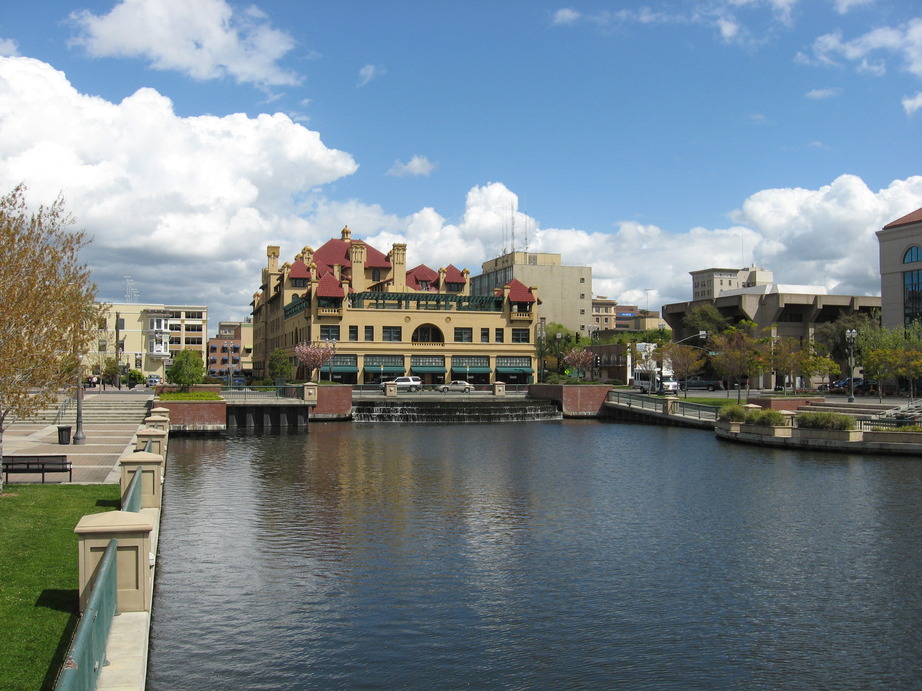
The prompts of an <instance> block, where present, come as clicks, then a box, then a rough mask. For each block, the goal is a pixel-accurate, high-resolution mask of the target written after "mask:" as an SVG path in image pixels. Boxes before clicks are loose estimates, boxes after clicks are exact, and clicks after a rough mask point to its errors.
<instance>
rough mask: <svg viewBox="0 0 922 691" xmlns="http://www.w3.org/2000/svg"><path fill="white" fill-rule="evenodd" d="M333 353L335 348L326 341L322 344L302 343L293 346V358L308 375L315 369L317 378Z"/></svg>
mask: <svg viewBox="0 0 922 691" xmlns="http://www.w3.org/2000/svg"><path fill="white" fill-rule="evenodd" d="M335 353H336V348H334V347H333V345H332V344H331V343H329V342H328V341H324V342H322V343H308V342H307V341H303V342H301V343H299V344H298V345H296V346H295V357H297V358H298V360H300V361H301V364H303V365H304V366H305V367H306V368H307V371H308V374H310V372H312V371H313V370H315V369H316V370H317V374H318V378H319V375H320V368H321V367H323V366H324V365H325V364H327V363H328V362H329V361H330V360H331V359H332V358H333V355H334V354H335Z"/></svg>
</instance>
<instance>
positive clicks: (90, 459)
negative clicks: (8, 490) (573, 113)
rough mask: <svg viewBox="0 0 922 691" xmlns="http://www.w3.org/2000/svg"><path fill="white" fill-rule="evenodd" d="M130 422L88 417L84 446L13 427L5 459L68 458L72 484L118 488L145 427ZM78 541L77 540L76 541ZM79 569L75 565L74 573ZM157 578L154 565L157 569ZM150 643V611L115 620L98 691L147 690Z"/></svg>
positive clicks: (53, 478) (41, 427) (25, 425)
mask: <svg viewBox="0 0 922 691" xmlns="http://www.w3.org/2000/svg"><path fill="white" fill-rule="evenodd" d="M118 396H130V397H131V400H137V398H138V394H137V393H132V394H116V393H112V394H108V393H107V394H106V397H107V398H113V399H114V398H117V397H118ZM142 427H143V424H142V421H139V423H138V424H129V423H94V422H93V421H92V419H87V417H86V416H85V417H84V423H83V433H84V435H85V437H86V441H85V442H84V443H83V444H70V445H66V446H65V445H63V444H58V428H57V426H56V425H45V424H35V423H30V422H23V421H17V422H14V423H13V424H12V425H11V426H10V427H9V428H8V429H7V430H6V432H5V433H4V434H3V453H4V455H13V454H66V455H67V458H68V460H69V461H71V463H73V466H74V473H73V475H74V479H73V484H118V483H119V480H120V477H121V469H120V467H119V459H120V458H121V457H122V455H123V454H124V453H126V452H129V453H130V452H133V451H134V448H135V441H136V438H135V434H136V433H137V431H138V429H140V428H142ZM62 478H63V479H64V484H67V475H66V474H65V473H52V474H50V475H46V476H45V482H46V484H50V483H61V479H62ZM22 482H29V483H36V482H39V483H40V482H41V475H40V474H36V475H34V476H33V475H29V474H22V475H10V483H9V484H10V485H14V484H17V483H22ZM141 511H142V513H149V514H151V515H152V516H153V518H154V530H153V532H152V533H151V550H152V552H153V554H154V557H155V559H156V554H157V541H158V537H159V532H160V510H159V509H142V510H141ZM74 539H75V540H76V536H75V537H74ZM76 571H77V564H76V563H74V573H76ZM154 574H155V577H156V566H155V567H154ZM149 640H150V612H125V613H124V614H120V615H118V616H116V617H115V619H113V621H112V629H111V631H110V633H109V641H108V644H107V650H106V656H107V658H108V661H109V665H108V666H106V667H104V668H103V670H102V673H101V674H100V676H99V683H98V684H97V687H96V688H97V689H106V690H107V691H139V690H142V689H144V686H145V680H146V677H147V652H148V646H149Z"/></svg>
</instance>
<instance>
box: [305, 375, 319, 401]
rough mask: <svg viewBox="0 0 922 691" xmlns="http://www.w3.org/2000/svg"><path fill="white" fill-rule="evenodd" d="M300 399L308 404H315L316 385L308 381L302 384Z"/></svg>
mask: <svg viewBox="0 0 922 691" xmlns="http://www.w3.org/2000/svg"><path fill="white" fill-rule="evenodd" d="M302 398H303V399H304V400H305V401H307V402H308V403H315V404H316V403H317V383H316V382H312V381H309V382H307V383H306V384H304V390H303V392H302Z"/></svg>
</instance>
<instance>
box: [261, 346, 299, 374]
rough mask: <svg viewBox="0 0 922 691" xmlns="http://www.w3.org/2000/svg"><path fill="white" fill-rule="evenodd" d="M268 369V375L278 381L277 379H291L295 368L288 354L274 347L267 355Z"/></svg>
mask: <svg viewBox="0 0 922 691" xmlns="http://www.w3.org/2000/svg"><path fill="white" fill-rule="evenodd" d="M268 370H269V377H270V378H271V379H273V380H275V381H278V380H279V379H283V380H285V379H291V378H292V376H293V375H294V371H295V368H294V365H293V364H292V363H291V358H290V357H289V356H288V354H287V353H286V352H285V351H284V350H282V349H281V348H276V349H275V350H273V351H272V355H270V356H269V364H268Z"/></svg>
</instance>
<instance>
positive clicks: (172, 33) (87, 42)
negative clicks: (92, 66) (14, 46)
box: [71, 0, 299, 86]
mask: <svg viewBox="0 0 922 691" xmlns="http://www.w3.org/2000/svg"><path fill="white" fill-rule="evenodd" d="M71 21H72V22H73V23H74V25H75V26H76V27H77V29H78V30H79V32H80V33H79V35H78V36H77V37H76V38H75V39H74V41H73V42H74V43H75V44H76V45H80V46H82V47H83V48H84V49H85V50H86V51H87V53H88V54H89V55H91V56H94V57H131V58H144V59H146V60H148V61H150V63H151V66H152V67H154V68H155V69H158V70H174V71H177V72H181V73H183V74H186V75H188V76H190V77H192V78H193V79H198V80H206V79H218V78H222V77H231V78H233V79H235V80H236V81H237V82H239V83H250V84H256V85H258V86H279V85H290V84H297V83H298V81H299V79H298V77H297V75H295V74H293V73H292V72H289V71H287V70H284V69H282V68H281V67H279V65H278V61H279V60H280V59H281V58H282V57H284V56H285V55H286V54H287V53H288V52H289V51H290V50H291V49H292V48H293V47H294V45H295V42H294V39H293V38H292V37H291V36H290V35H289V34H287V33H286V32H284V31H281V30H279V29H274V28H272V27H271V26H270V25H269V23H268V21H267V18H266V16H265V15H264V14H263V13H262V12H260V11H259V10H258V9H256V8H255V7H250V8H249V9H247V10H244V11H240V10H235V9H234V8H233V7H232V6H231V5H229V4H228V3H227V2H226V1H225V0H195V1H194V2H188V0H122V1H121V2H119V3H118V4H117V5H116V6H115V7H114V8H113V9H112V10H111V11H110V12H109V13H108V14H104V15H95V14H93V13H92V12H90V11H89V10H82V11H80V12H74V13H73V14H72V15H71Z"/></svg>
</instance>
